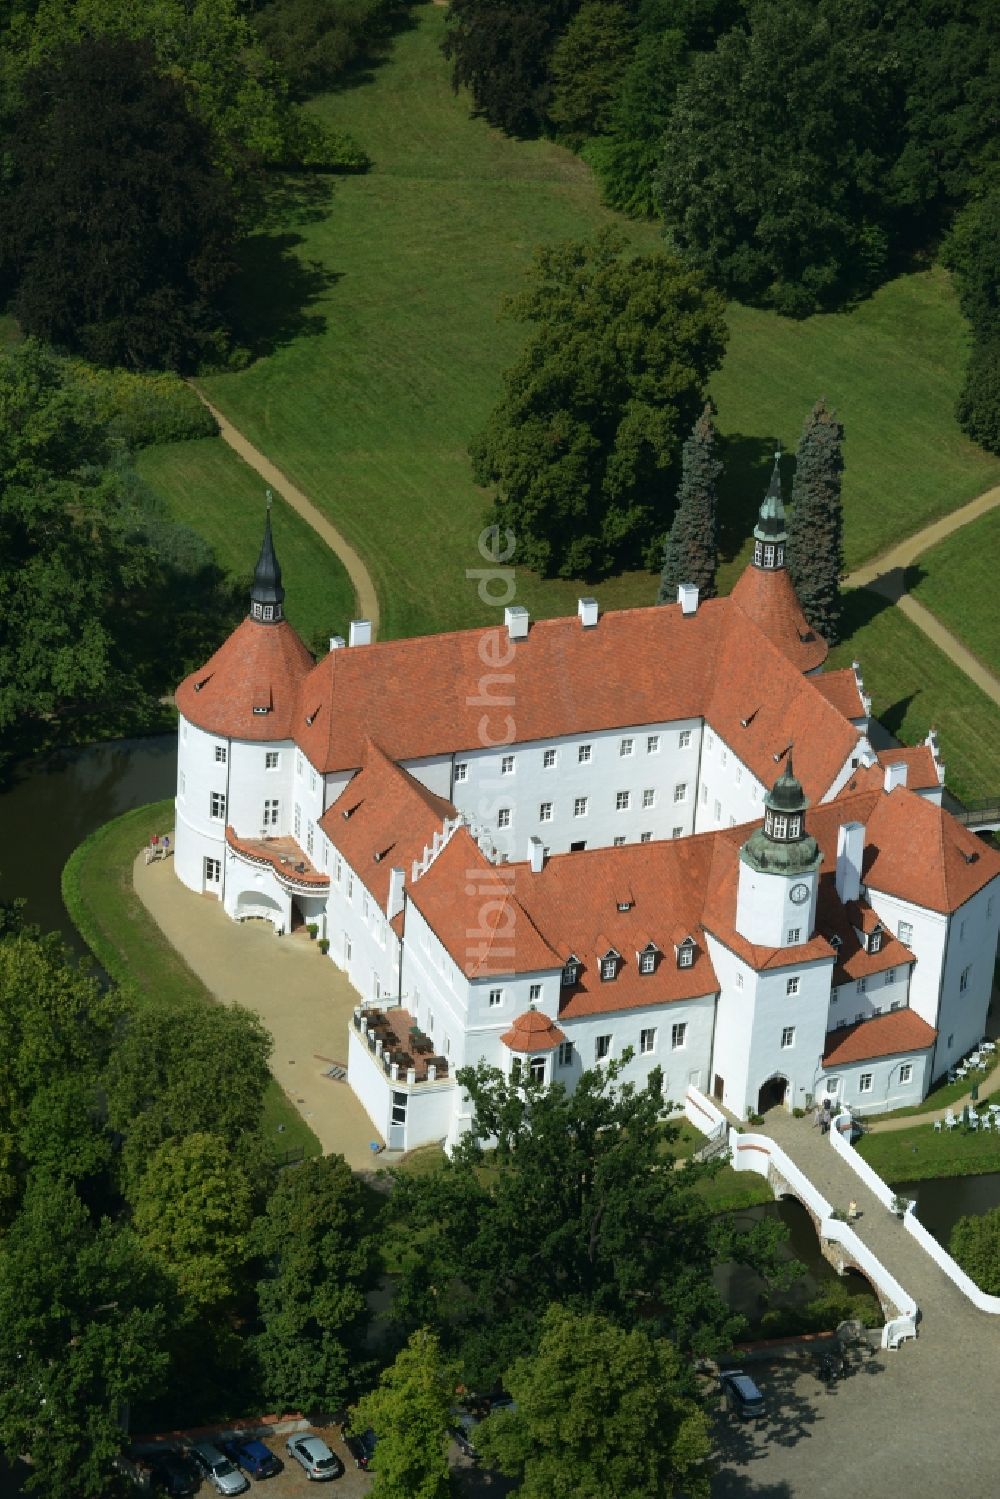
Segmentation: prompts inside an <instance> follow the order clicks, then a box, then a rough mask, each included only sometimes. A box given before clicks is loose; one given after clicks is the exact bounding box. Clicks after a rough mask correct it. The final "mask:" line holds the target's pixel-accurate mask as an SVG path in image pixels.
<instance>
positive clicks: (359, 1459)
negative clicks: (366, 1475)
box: [340, 1426, 375, 1472]
mask: <svg viewBox="0 0 1000 1499" xmlns="http://www.w3.org/2000/svg"><path fill="white" fill-rule="evenodd" d="M340 1435H341V1436H342V1437H343V1439H344V1446H345V1447H346V1448H347V1450H348V1452H349V1453H350V1454H351V1456H352V1457H353V1459H354V1466H355V1467H356V1468H364V1469H365V1471H366V1472H367V1469H368V1465H369V1463H370V1462H371V1460H372V1457H373V1455H374V1452H375V1433H374V1432H373V1431H372V1429H371V1427H370V1426H369V1428H368V1430H367V1431H362V1432H354V1431H352V1430H351V1429H350V1427H349V1426H342V1427H341V1428H340Z"/></svg>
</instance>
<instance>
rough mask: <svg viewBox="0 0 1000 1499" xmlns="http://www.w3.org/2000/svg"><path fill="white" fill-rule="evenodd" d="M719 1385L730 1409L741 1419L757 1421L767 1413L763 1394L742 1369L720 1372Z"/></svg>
mask: <svg viewBox="0 0 1000 1499" xmlns="http://www.w3.org/2000/svg"><path fill="white" fill-rule="evenodd" d="M719 1387H720V1388H721V1390H722V1393H723V1395H724V1396H725V1399H726V1404H727V1405H728V1406H729V1409H730V1410H731V1411H732V1412H733V1414H734V1415H737V1416H739V1418H740V1420H741V1421H756V1420H759V1419H760V1417H761V1416H763V1415H764V1414H765V1411H764V1397H763V1395H762V1394H761V1393H760V1390H759V1389H758V1388H757V1386H756V1384H754V1382H753V1380H752V1379H751V1378H750V1376H749V1374H744V1372H743V1370H742V1369H727V1370H726V1372H725V1373H724V1374H720V1375H719Z"/></svg>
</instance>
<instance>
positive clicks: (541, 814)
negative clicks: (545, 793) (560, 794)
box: [538, 802, 552, 822]
mask: <svg viewBox="0 0 1000 1499" xmlns="http://www.w3.org/2000/svg"><path fill="white" fill-rule="evenodd" d="M538 821H539V822H551V821H552V803H551V802H541V803H540V805H539V808H538Z"/></svg>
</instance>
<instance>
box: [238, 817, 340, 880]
mask: <svg viewBox="0 0 1000 1499" xmlns="http://www.w3.org/2000/svg"><path fill="white" fill-rule="evenodd" d="M226 842H227V844H228V845H229V847H230V848H231V849H232V850H233V852H234V853H235V854H237V855H239V857H240V858H241V859H244V860H245V861H247V862H248V863H250V864H258V865H260V866H261V868H266V867H270V868H271V869H273V870H274V872H275V874H277V875H280V877H281V878H282V879H283V880H287V881H288V882H289V883H290V884H293V885H309V886H313V887H315V888H316V889H317V890H326V888H327V887H328V885H329V883H330V876H329V875H328V874H323V873H322V871H321V870H319V869H315V868H314V867H313V863H312V860H311V859H309V858H307V856H306V855H305V854H304V853H303V852H302V850H301V848H299V845H298V844H297V843H296V842H295V839H294V838H238V837H237V835H236V831H235V829H234V828H232V827H227V828H226Z"/></svg>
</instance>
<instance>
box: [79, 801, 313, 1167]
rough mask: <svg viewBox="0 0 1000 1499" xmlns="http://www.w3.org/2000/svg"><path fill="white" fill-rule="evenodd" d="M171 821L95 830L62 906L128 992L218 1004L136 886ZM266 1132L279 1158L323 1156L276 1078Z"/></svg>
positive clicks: (140, 818) (169, 815)
mask: <svg viewBox="0 0 1000 1499" xmlns="http://www.w3.org/2000/svg"><path fill="white" fill-rule="evenodd" d="M173 815H174V811H173V803H172V802H170V801H165V802H156V803H154V804H153V805H152V806H149V807H139V808H137V809H136V810H135V811H133V812H126V813H125V814H124V815H123V816H121V817H116V818H115V819H114V820H113V821H112V822H108V823H105V825H104V827H102V828H98V830H97V832H96V833H92V834H91V835H90V837H89V838H87V839H85V841H84V842H83V843H81V844H80V847H79V848H78V849H76V850H75V852H74V853H72V854H71V855H70V858H69V860H68V862H67V864H66V867H65V869H64V870H63V881H62V886H63V900H64V901H65V902H66V909H67V910H68V911H69V914H70V916H71V918H72V920H73V922H74V924H75V926H76V927H77V929H78V930H79V932H80V934H81V936H82V937H83V939H84V941H85V942H86V943H87V945H88V947H89V948H90V949H91V951H92V952H93V954H94V956H95V957H96V958H97V960H98V962H99V963H100V964H101V965H102V966H103V967H104V968H105V970H106V971H107V972H108V974H110V976H111V978H113V979H114V980H115V982H116V983H119V984H121V985H122V986H123V987H124V988H126V989H127V990H128V991H129V992H130V993H132V994H135V995H137V996H138V997H139V998H140V999H141V1000H143V1001H144V1002H148V1003H149V1004H157V1005H163V1004H169V1003H170V1002H171V1001H172V1000H174V999H186V998H190V997H191V996H196V997H200V998H202V999H204V1000H205V1001H206V1002H207V1003H210V1004H214V1003H215V1000H214V999H213V997H212V995H211V994H210V993H209V992H208V990H207V989H206V988H205V986H204V984H203V983H202V982H201V980H200V979H199V978H197V977H196V976H195V974H193V973H192V972H191V970H190V968H188V966H187V964H186V963H185V962H184V960H183V958H181V957H180V955H179V954H178V952H177V951H176V949H175V948H174V947H172V946H171V945H170V943H169V942H168V941H167V939H166V938H165V937H164V935H163V933H162V932H161V931H160V929H159V927H158V926H157V925H156V922H155V921H154V920H153V918H152V917H151V916H150V914H149V912H148V911H147V910H146V908H145V906H144V905H143V904H142V902H141V901H140V899H139V897H138V896H137V895H136V893H135V889H134V887H133V884H132V864H133V861H134V859H135V855H136V853H137V851H138V850H139V849H140V848H142V847H143V846H144V845H145V844H147V843H148V842H149V839H150V835H151V834H152V833H157V832H163V830H164V829H165V828H168V827H170V826H171V825H172V822H173ZM279 1126H281V1128H279ZM264 1128H265V1133H266V1136H267V1138H268V1139H270V1140H271V1141H272V1142H273V1144H274V1147H275V1149H276V1150H277V1151H279V1152H280V1151H285V1150H293V1151H295V1150H301V1151H303V1152H304V1154H306V1155H320V1154H322V1148H321V1146H320V1143H319V1141H318V1140H317V1138H316V1136H315V1135H314V1134H313V1132H312V1130H311V1129H310V1128H309V1126H308V1125H307V1124H306V1123H305V1121H304V1120H303V1119H302V1117H301V1115H300V1114H299V1113H298V1111H297V1110H296V1109H295V1107H294V1106H293V1105H292V1103H291V1102H290V1101H289V1100H288V1099H287V1098H286V1097H285V1094H284V1093H283V1092H282V1091H281V1089H280V1088H279V1087H278V1084H277V1083H276V1082H274V1081H273V1080H272V1082H271V1083H270V1085H269V1087H268V1090H267V1093H266V1095H265V1099H264Z"/></svg>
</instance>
